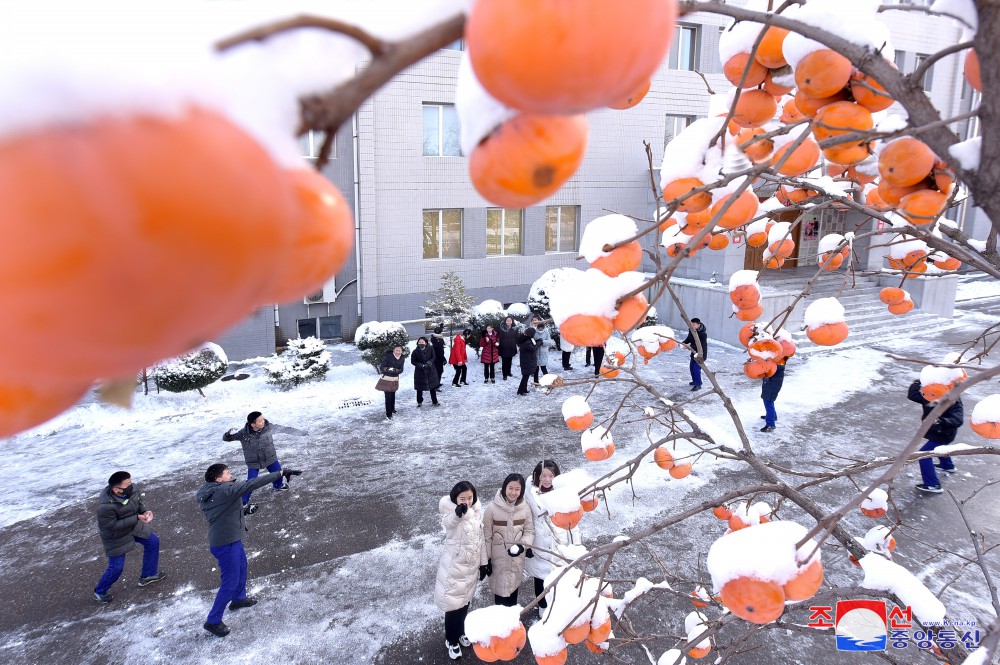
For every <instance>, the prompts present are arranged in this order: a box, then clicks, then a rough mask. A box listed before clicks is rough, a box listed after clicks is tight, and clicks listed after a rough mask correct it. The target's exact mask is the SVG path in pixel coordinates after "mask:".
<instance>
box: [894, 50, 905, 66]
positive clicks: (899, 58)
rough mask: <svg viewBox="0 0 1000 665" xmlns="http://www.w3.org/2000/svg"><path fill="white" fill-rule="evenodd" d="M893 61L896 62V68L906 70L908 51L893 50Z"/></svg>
mask: <svg viewBox="0 0 1000 665" xmlns="http://www.w3.org/2000/svg"><path fill="white" fill-rule="evenodd" d="M892 61H893V62H894V63H896V69H898V70H899V71H904V67H905V65H906V51H893V54H892Z"/></svg>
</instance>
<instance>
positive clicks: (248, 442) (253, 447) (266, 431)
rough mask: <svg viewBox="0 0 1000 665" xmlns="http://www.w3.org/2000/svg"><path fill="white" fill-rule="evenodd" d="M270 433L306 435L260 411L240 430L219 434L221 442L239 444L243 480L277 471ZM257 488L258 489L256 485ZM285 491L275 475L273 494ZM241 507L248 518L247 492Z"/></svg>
mask: <svg viewBox="0 0 1000 665" xmlns="http://www.w3.org/2000/svg"><path fill="white" fill-rule="evenodd" d="M274 434H295V435H296V436H305V435H307V434H308V432H303V431H302V430H299V429H295V428H294V427H284V426H282V425H275V424H274V423H271V422H268V421H267V420H266V419H265V418H264V416H263V415H261V412H260V411H251V412H250V414H249V415H248V416H247V424H246V425H244V426H243V429H240V430H237V429H231V430H229V431H228V432H225V433H224V434H223V435H222V440H223V441H239V442H240V444H242V446H243V459H245V460H246V463H247V480H253V479H254V478H256V477H257V476H258V475H259V474H260V470H261V469H267V470H268V471H270V472H271V473H276V472H278V471H281V462H279V461H278V453H277V452H275V450H274V439H273V435H274ZM257 487H261V486H260V485H257ZM287 489H288V485H285V484H283V483H282V482H281V477H280V476H279V477H278V479H277V480H275V481H274V491H275V492H281V491H284V490H287ZM243 505H244V506H246V514H247V515H251V514H253V512H254V511H256V510H257V506H256V505H250V492H247V493H246V494H245V495H244V496H243Z"/></svg>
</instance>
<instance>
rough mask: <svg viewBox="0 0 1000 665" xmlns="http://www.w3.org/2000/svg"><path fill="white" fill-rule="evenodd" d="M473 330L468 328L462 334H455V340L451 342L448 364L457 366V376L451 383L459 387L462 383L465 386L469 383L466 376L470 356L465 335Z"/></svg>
mask: <svg viewBox="0 0 1000 665" xmlns="http://www.w3.org/2000/svg"><path fill="white" fill-rule="evenodd" d="M471 332H472V331H471V330H469V329H468V328H466V329H465V330H463V331H462V334H461V335H455V341H454V342H452V343H451V355H450V356H449V357H448V364H449V365H452V366H454V367H455V378H454V380H452V382H451V385H453V386H455V387H456V388H457V387H458V384H459V383H461V384H462V385H463V386H467V385H469V382H468V381H466V380H465V378H466V376H465V375H466V371H467V369H468V368H467V367H466V363H468V362H469V356H468V355H467V354H466V352H465V337H466V335H468V334H469V333H471Z"/></svg>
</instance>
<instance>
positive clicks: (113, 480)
mask: <svg viewBox="0 0 1000 665" xmlns="http://www.w3.org/2000/svg"><path fill="white" fill-rule="evenodd" d="M131 477H132V474H131V473H129V472H128V471H115V472H114V473H112V474H111V477H110V478H108V487H115V486H117V485H121V484H122V483H123V482H125V481H126V480H128V479H129V478H131Z"/></svg>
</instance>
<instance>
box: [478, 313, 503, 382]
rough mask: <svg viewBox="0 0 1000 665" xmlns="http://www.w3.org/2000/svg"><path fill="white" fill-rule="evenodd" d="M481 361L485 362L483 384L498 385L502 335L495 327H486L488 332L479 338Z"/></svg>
mask: <svg viewBox="0 0 1000 665" xmlns="http://www.w3.org/2000/svg"><path fill="white" fill-rule="evenodd" d="M479 346H480V348H481V349H482V350H481V351H480V355H479V359H480V360H481V361H482V362H483V383H496V382H497V374H496V366H497V360H499V359H500V335H498V334H497V331H495V330H493V326H486V332H484V333H483V334H482V335H480V337H479Z"/></svg>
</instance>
